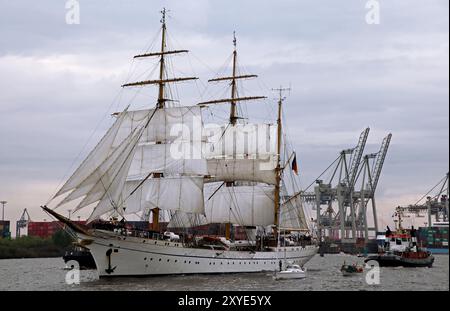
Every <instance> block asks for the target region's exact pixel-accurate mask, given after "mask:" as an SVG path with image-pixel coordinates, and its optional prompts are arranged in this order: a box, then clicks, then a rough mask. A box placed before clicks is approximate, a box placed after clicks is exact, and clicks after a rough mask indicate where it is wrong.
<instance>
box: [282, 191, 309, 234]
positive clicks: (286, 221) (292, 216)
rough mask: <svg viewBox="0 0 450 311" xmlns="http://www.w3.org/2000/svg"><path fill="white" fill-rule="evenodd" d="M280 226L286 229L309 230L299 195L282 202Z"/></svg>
mask: <svg viewBox="0 0 450 311" xmlns="http://www.w3.org/2000/svg"><path fill="white" fill-rule="evenodd" d="M279 227H280V229H285V230H302V231H308V230H309V228H308V223H307V221H306V217H305V212H304V210H303V205H302V202H301V199H300V198H299V197H296V198H294V199H291V200H288V201H286V202H285V203H283V204H281V207H280V225H279Z"/></svg>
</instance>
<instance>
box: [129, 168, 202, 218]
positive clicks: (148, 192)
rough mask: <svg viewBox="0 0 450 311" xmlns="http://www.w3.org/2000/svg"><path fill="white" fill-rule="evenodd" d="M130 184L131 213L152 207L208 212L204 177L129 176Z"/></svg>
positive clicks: (199, 212)
mask: <svg viewBox="0 0 450 311" xmlns="http://www.w3.org/2000/svg"><path fill="white" fill-rule="evenodd" d="M126 184H127V186H126V188H125V191H126V192H125V194H124V197H125V199H126V212H127V213H135V212H139V211H144V210H145V209H148V208H150V209H152V208H160V209H163V210H173V211H182V212H186V213H197V214H202V213H204V204H203V201H204V199H203V177H189V176H182V177H167V178H166V177H162V178H149V179H147V180H145V181H141V180H128V181H127V183H126ZM139 185H140V186H139ZM138 186H139V187H138ZM134 190H135V191H134ZM133 191H134V193H133Z"/></svg>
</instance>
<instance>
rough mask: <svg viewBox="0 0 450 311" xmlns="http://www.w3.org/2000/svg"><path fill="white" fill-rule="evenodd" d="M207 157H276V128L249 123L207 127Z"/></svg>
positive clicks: (205, 131) (205, 130)
mask: <svg viewBox="0 0 450 311" xmlns="http://www.w3.org/2000/svg"><path fill="white" fill-rule="evenodd" d="M204 133H205V134H204V136H206V138H207V146H206V150H205V156H206V158H208V159H211V158H232V159H244V158H265V157H266V156H269V155H272V156H273V155H276V126H274V125H271V124H263V123H248V124H236V125H223V126H220V127H219V126H211V125H209V126H206V127H205V129H204Z"/></svg>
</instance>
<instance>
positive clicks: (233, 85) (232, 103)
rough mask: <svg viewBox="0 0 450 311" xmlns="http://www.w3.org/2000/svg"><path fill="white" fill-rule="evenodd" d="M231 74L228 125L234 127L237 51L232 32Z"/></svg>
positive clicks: (235, 119)
mask: <svg viewBox="0 0 450 311" xmlns="http://www.w3.org/2000/svg"><path fill="white" fill-rule="evenodd" d="M233 46H234V50H233V73H232V75H231V107H230V124H231V125H236V121H237V117H236V101H235V100H234V99H235V98H236V61H237V50H236V32H234V31H233Z"/></svg>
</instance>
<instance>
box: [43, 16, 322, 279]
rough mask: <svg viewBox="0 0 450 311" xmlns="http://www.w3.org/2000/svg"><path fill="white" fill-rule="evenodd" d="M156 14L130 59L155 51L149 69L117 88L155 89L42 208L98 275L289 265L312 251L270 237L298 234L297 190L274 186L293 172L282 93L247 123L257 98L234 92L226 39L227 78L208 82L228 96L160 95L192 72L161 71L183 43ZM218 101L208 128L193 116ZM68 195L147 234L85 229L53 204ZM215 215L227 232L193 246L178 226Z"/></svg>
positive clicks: (97, 215) (304, 227)
mask: <svg viewBox="0 0 450 311" xmlns="http://www.w3.org/2000/svg"><path fill="white" fill-rule="evenodd" d="M162 14H163V16H162V20H161V22H162V29H161V37H162V42H161V50H160V51H158V52H152V53H149V52H146V53H144V54H140V55H136V56H135V58H152V57H157V58H158V63H157V64H156V66H158V67H159V77H158V78H157V79H153V80H145V81H140V82H133V83H126V84H124V85H123V87H142V86H147V85H156V86H158V89H159V92H158V98H157V100H156V106H155V107H154V108H148V109H141V110H131V109H129V108H128V107H127V108H125V110H124V111H122V112H119V113H116V114H114V116H115V118H116V119H115V122H114V124H113V125H112V126H111V127H110V129H109V130H108V131H107V132H106V134H105V136H104V137H103V138H102V139H101V140H100V142H99V143H98V144H97V146H96V147H95V148H94V149H93V150H92V151H91V153H90V154H89V155H88V157H87V158H86V159H85V160H84V161H83V162H82V163H81V165H80V166H79V167H78V169H77V170H75V172H74V173H73V174H72V176H71V177H70V178H69V179H68V180H67V181H66V183H65V184H64V185H63V186H62V187H61V189H59V191H58V192H57V193H56V195H55V196H54V198H53V201H55V200H59V199H58V198H62V195H65V197H63V198H62V199H60V200H59V201H58V202H56V203H55V204H56V206H55V207H52V208H49V207H47V206H43V209H44V210H45V211H47V212H48V213H50V214H51V215H53V216H54V217H56V218H57V219H58V220H60V221H62V222H64V223H65V224H66V225H67V227H69V228H71V229H72V230H73V231H74V232H75V233H76V235H77V238H78V242H79V243H80V244H81V245H83V246H85V247H86V248H88V249H89V250H90V252H91V254H92V256H93V258H94V260H95V263H96V266H97V269H98V274H99V276H100V277H110V276H140V275H163V274H189V273H235V272H261V271H274V270H275V269H276V268H277V266H278V260H277V258H279V257H280V256H282V255H283V254H285V256H286V258H287V259H288V260H290V261H291V262H292V263H293V264H297V265H303V264H305V263H306V262H307V261H309V260H310V259H311V258H312V257H313V256H314V255H315V254H316V253H317V251H318V246H317V245H316V243H314V242H315V241H314V240H313V241H312V243H308V244H307V245H305V243H303V242H300V241H297V242H295V241H291V242H289V245H288V246H284V247H278V246H277V244H276V243H273V242H275V241H277V237H278V232H280V231H279V230H280V229H283V228H284V229H285V228H289V230H290V231H292V232H294V231H298V232H308V231H309V227H308V223H307V221H308V220H307V218H306V217H305V214H304V211H303V207H302V203H301V200H300V199H299V198H300V196H298V195H296V194H298V193H299V192H300V189H295V191H296V192H295V193H294V192H292V191H291V193H289V192H288V191H287V189H286V186H285V184H284V183H283V179H284V178H286V176H288V177H291V178H293V177H292V176H293V172H294V171H296V163H295V168H294V162H293V161H295V153H294V152H293V151H292V150H287V149H286V148H284V149H283V150H282V127H281V126H282V125H281V120H282V117H281V116H282V115H281V113H282V110H281V107H282V103H283V100H284V98H283V97H282V96H281V95H282V94H281V91H282V90H281V89H280V99H279V101H278V102H277V104H278V115H277V125H274V124H272V123H268V124H263V123H251V122H249V121H247V119H246V118H244V117H243V116H240V115H238V112H239V111H241V110H240V109H238V108H239V106H238V104H239V103H240V102H242V101H249V100H258V99H263V98H265V97H262V96H246V97H243V96H239V95H238V93H237V88H236V85H237V81H238V80H240V79H247V78H252V77H255V76H254V75H238V74H237V72H238V71H237V68H236V64H237V62H236V58H237V50H236V39H234V51H233V54H232V58H233V64H232V69H233V70H232V74H231V76H227V77H219V78H215V79H211V81H212V82H220V81H229V82H231V96H230V98H227V99H219V100H210V101H207V102H202V103H198V104H197V105H194V106H181V105H179V104H177V102H178V101H177V100H173V99H171V98H170V97H171V95H172V94H174V92H172V91H173V90H171V89H168V88H169V87H170V85H171V84H172V83H175V82H181V81H187V80H194V79H196V78H194V77H188V78H178V77H168V76H167V75H168V73H170V72H173V71H172V70H167V68H166V66H168V65H169V64H171V62H169V61H167V60H166V57H169V56H170V55H172V54H178V53H185V52H188V51H187V50H168V49H167V46H166V21H165V10H163V12H162ZM155 68H156V67H155ZM223 103H229V104H230V105H231V109H230V116H229V119H228V122H227V123H226V124H220V126H218V127H215V128H214V129H215V130H216V132H214V133H211V127H207V126H206V125H205V124H204V120H203V115H204V114H205V110H207V109H208V108H207V107H209V106H210V105H216V104H223ZM220 120H221V122H222V123H223V119H220ZM175 130H176V131H175ZM185 131H187V132H188V133H187V134H188V135H185V134H186V132H185ZM174 133H175V134H174ZM217 134H219V135H217ZM177 135H178V136H177ZM258 137H259V138H258ZM244 142H245V144H244ZM243 146H244V147H243ZM185 147H186V148H185ZM180 150H182V151H183V152H181V154H180ZM292 159H294V160H292ZM282 164H283V165H282ZM289 174H291V175H292V176H289ZM75 200H78V201H77V202H79V203H78V205H77V206H76V207H75V208H73V212H76V211H78V210H81V209H85V208H86V209H87V208H92V212H91V214H90V217H89V218H88V220H87V221H88V223H91V222H94V221H97V220H98V219H101V218H102V217H103V218H104V217H111V215H113V216H114V217H113V221H114V219H116V218H117V217H123V220H124V222H125V223H126V221H125V220H126V218H127V217H128V216H127V215H135V214H139V215H141V219H143V220H145V221H148V222H149V225H150V230H149V231H140V232H139V231H135V230H128V229H124V228H114V230H106V229H104V228H103V229H101V228H99V227H97V228H85V227H82V226H80V225H77V224H76V223H74V222H71V221H70V220H69V219H67V218H65V217H63V216H61V215H60V214H59V213H57V212H55V209H57V208H59V207H60V206H64V205H66V204H70V203H72V202H74V201H75ZM292 215H294V216H292ZM162 220H164V221H168V222H169V223H168V227H169V229H167V231H166V229H165V228H164V230H163V229H162V227H161V226H160V222H161V221H162ZM218 223H219V224H225V226H226V233H225V236H215V237H214V239H215V240H217V242H218V243H217V244H214V243H209V244H208V243H201V242H204V241H205V239H204V238H203V239H202V238H201V237H198V236H194V237H191V236H190V235H191V234H190V233H188V232H190V231H189V230H193V229H192V228H196V226H199V225H208V224H218ZM233 226H241V227H243V228H245V230H246V234H247V235H248V236H249V238H248V239H246V240H244V241H243V242H242V243H240V242H238V241H233V239H232V238H231V235H230V233H231V231H232V230H233ZM268 228H269V229H268ZM285 230H286V229H285ZM164 232H165V234H164ZM250 237H252V239H253V241H249V239H250ZM214 239H212V240H214ZM209 242H210V241H209Z"/></svg>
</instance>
